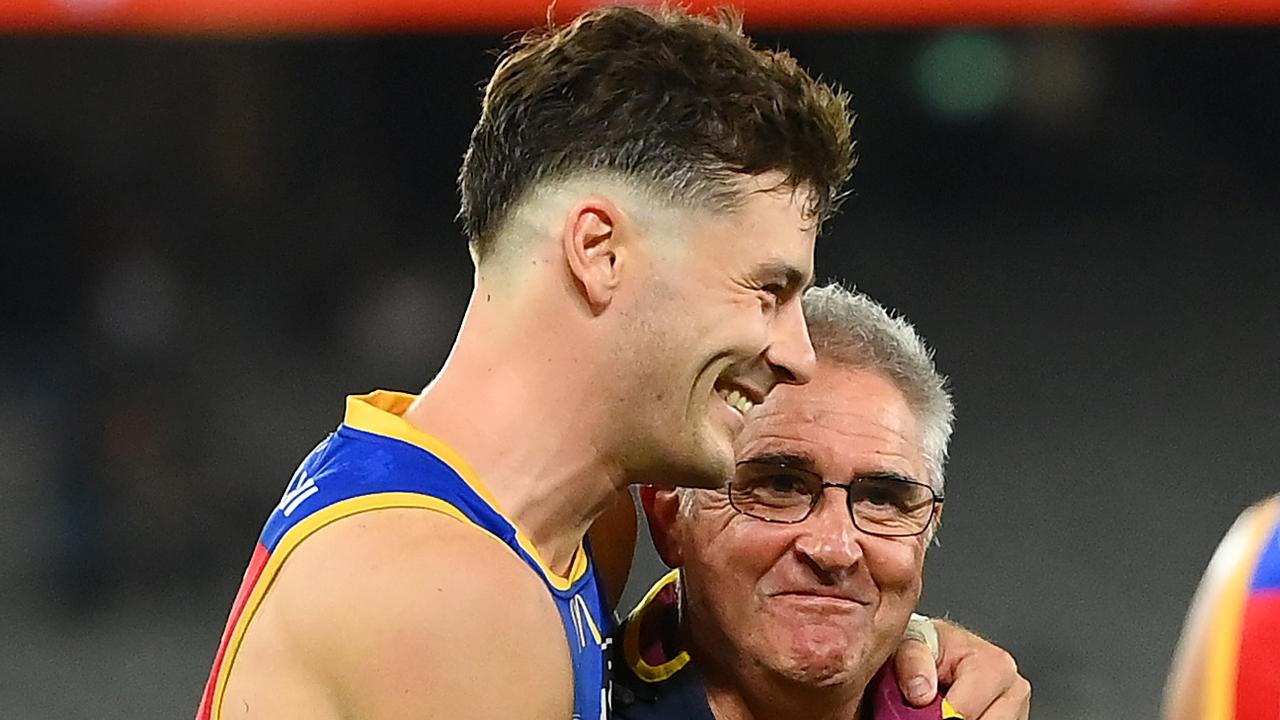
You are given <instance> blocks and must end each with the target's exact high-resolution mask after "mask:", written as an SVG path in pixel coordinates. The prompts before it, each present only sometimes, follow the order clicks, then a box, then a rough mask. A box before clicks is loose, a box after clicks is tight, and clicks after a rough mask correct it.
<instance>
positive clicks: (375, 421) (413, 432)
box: [343, 390, 587, 590]
mask: <svg viewBox="0 0 1280 720" xmlns="http://www.w3.org/2000/svg"><path fill="white" fill-rule="evenodd" d="M415 397H416V396H414V395H410V394H408V393H401V392H393V391H390V390H375V391H374V392H371V393H369V394H368V395H349V396H347V414H346V417H345V418H344V419H343V423H344V424H345V425H347V426H348V427H352V428H355V429H356V430H364V431H365V432H371V433H373V434H375V435H382V436H385V437H389V438H394V439H396V440H403V441H404V442H407V443H409V444H410V445H415V446H417V447H420V448H422V449H423V450H426V451H427V452H429V453H431V454H432V455H435V456H436V457H438V458H440V459H441V460H442V461H444V462H445V463H446V464H447V465H449V467H451V468H453V470H454V472H456V473H458V475H459V476H460V477H461V478H462V479H463V480H464V481H465V482H466V483H467V484H468V485H470V486H471V489H472V490H475V491H476V494H477V495H479V496H480V497H481V498H483V499H484V501H485V502H487V503H489V506H490V507H492V508H493V510H494V512H496V513H498V514H499V515H501V516H502V517H503V519H505V520H506V521H507V522H508V523H510V525H511V527H513V528H515V531H516V542H518V543H520V547H522V548H524V551H525V552H527V553H529V557H531V558H533V561H534V562H535V563H537V565H538V569H539V570H541V571H542V574H543V575H544V576H546V578H547V582H549V583H551V586H552V587H554V588H556V589H557V590H568V589H569V588H570V587H571V586H572V585H573V584H574V583H575V582H577V581H578V580H579V579H581V578H582V576H583V575H585V574H586V572H587V553H586V550H585V549H584V548H583V547H582V544H581V543H579V544H578V549H577V550H576V551H575V552H574V554H573V564H572V565H571V566H570V568H569V576H568V577H565V576H563V575H560V574H559V573H557V572H555V571H554V570H552V569H551V568H550V567H549V566H548V565H547V564H546V563H545V562H543V561H542V556H541V555H539V554H538V549H537V548H536V547H534V545H533V541H532V540H530V539H529V537H528V536H527V535H525V534H524V531H523V530H521V529H520V526H519V525H517V524H516V523H515V522H513V521H512V520H511V518H510V516H508V515H507V514H506V513H505V512H503V510H502V506H501V505H499V504H498V500H497V498H495V497H494V496H493V493H492V492H490V491H489V488H488V487H486V486H485V484H484V482H482V481H481V480H480V476H479V475H478V474H477V473H476V471H475V470H474V469H472V467H471V466H470V465H469V464H467V461H466V460H464V459H462V456H461V455H459V454H458V453H457V451H455V450H454V449H453V448H451V447H449V446H448V445H446V444H445V443H444V442H443V441H441V440H440V439H439V438H437V437H434V436H432V435H428V434H427V433H424V432H422V431H421V430H419V429H418V428H416V427H414V426H413V425H412V424H411V423H409V421H407V420H405V419H404V418H403V417H401V416H402V415H404V413H405V412H406V411H408V409H409V406H411V405H412V404H413V401H414V399H415Z"/></svg>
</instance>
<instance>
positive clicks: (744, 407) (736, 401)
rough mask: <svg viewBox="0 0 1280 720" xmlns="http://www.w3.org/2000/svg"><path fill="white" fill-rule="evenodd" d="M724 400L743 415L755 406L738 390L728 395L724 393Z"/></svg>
mask: <svg viewBox="0 0 1280 720" xmlns="http://www.w3.org/2000/svg"><path fill="white" fill-rule="evenodd" d="M724 401H725V402H726V403H728V404H729V406H730V407H732V408H734V409H736V410H737V411H738V412H740V413H742V414H743V415H746V414H747V413H748V412H750V411H751V408H753V407H755V406H756V405H755V403H753V402H751V401H750V400H748V399H747V398H746V396H745V395H743V394H742V393H740V392H738V391H737V390H734V391H732V392H730V393H729V394H728V395H726V396H725V398H724Z"/></svg>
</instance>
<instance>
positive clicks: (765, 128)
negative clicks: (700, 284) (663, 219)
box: [458, 7, 854, 259]
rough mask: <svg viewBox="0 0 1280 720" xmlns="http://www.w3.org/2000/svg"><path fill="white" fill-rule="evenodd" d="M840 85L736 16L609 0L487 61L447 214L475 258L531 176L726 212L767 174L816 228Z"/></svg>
mask: <svg viewBox="0 0 1280 720" xmlns="http://www.w3.org/2000/svg"><path fill="white" fill-rule="evenodd" d="M848 101H849V96H848V94H847V93H844V92H842V91H838V90H836V89H834V88H833V87H831V86H829V85H827V84H826V83H824V82H822V81H820V80H818V79H815V78H813V77H811V76H810V75H809V74H808V73H807V72H805V70H804V69H802V68H801V67H800V66H799V64H797V63H796V61H795V59H794V58H792V57H791V55H789V54H787V53H786V52H785V51H781V50H765V49H759V48H756V47H755V46H754V45H752V43H751V41H750V40H749V39H748V38H747V37H746V36H745V35H743V32H742V22H741V17H740V16H739V15H737V14H735V13H733V12H731V11H727V10H723V11H720V12H719V13H718V14H716V15H714V16H709V17H703V16H698V15H692V14H690V13H689V12H687V11H685V10H682V9H678V8H662V9H637V8H630V7H608V8H600V9H596V10H592V11H590V12H587V13H585V14H583V15H581V16H580V17H578V18H577V19H576V20H574V21H573V22H572V23H570V24H568V25H566V26H564V27H560V28H557V27H554V26H549V27H547V28H544V29H541V30H536V31H533V32H530V33H529V34H527V35H525V36H524V37H523V38H522V39H521V40H519V41H518V42H517V43H516V44H515V45H514V47H512V48H511V49H510V50H509V51H508V52H507V53H506V54H505V56H504V57H503V58H502V59H501V61H499V63H498V66H497V69H496V70H495V71H494V74H493V77H492V79H490V81H489V84H488V86H487V88H486V89H485V94H484V102H483V106H482V109H481V114H480V120H479V122H478V123H477V124H476V127H475V130H474V131H473V132H472V134H471V144H470V146H469V147H468V149H467V153H466V156H465V158H464V159H463V163H462V171H461V173H460V175H459V178H458V186H459V190H460V193H461V196H462V202H461V210H460V212H459V219H460V221H461V222H462V225H463V228H464V230H465V232H466V234H467V236H468V238H469V240H470V242H471V244H472V249H473V252H474V253H475V256H476V258H477V259H483V258H484V257H486V256H487V255H488V254H489V253H490V252H491V250H492V248H493V245H494V242H495V238H496V237H497V236H498V235H499V234H500V233H501V231H502V229H503V225H504V223H505V222H506V221H507V220H508V219H509V218H510V216H511V214H512V213H513V212H514V210H515V209H516V208H517V207H518V206H519V203H520V202H521V200H522V199H524V198H525V196H526V195H527V194H528V193H529V192H530V191H532V190H534V189H535V188H537V187H539V186H540V185H541V184H543V183H548V182H555V181H563V180H568V179H570V178H573V177H576V176H586V175H590V174H597V175H604V176H612V177H615V178H619V179H622V180H623V181H625V182H628V183H631V184H633V185H635V186H636V187H637V188H639V189H641V190H644V191H647V192H648V193H649V194H651V195H652V196H653V197H655V198H656V199H658V200H660V201H663V202H668V203H671V204H672V205H673V206H677V207H688V208H706V209H710V210H713V211H731V210H733V209H735V208H737V207H739V206H741V204H742V203H743V202H744V201H745V200H746V197H745V191H744V190H743V189H742V186H741V185H742V183H741V181H742V180H743V179H744V177H743V176H754V175H760V174H762V173H766V172H769V171H777V172H780V173H782V174H783V175H784V176H785V179H784V180H783V183H782V185H781V186H780V187H781V188H790V189H791V190H792V191H793V192H797V193H803V197H804V198H805V202H806V208H805V209H806V211H807V213H808V216H809V217H810V218H811V219H812V221H813V222H814V224H815V225H821V223H822V221H823V220H825V219H826V218H827V217H829V216H830V215H831V213H832V212H834V211H835V209H836V208H837V206H838V204H839V201H840V200H841V198H842V197H843V194H842V191H841V189H842V187H843V186H844V184H845V182H846V181H847V180H848V178H849V175H850V173H851V172H852V170H853V164H854V153H853V140H852V135H851V126H852V123H853V116H852V115H851V114H850V111H849V108H848Z"/></svg>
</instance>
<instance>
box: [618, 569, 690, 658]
mask: <svg viewBox="0 0 1280 720" xmlns="http://www.w3.org/2000/svg"><path fill="white" fill-rule="evenodd" d="M679 579H680V571H679V570H672V571H671V572H669V573H667V574H666V575H665V576H663V578H662V579H661V580H659V581H658V582H657V583H656V584H655V585H654V586H653V587H651V588H649V592H647V593H645V596H644V599H643V600H641V601H640V604H639V605H637V606H636V609H635V610H633V611H632V612H631V616H630V617H629V618H627V630H626V632H625V633H623V635H622V653H623V656H625V657H626V658H627V664H628V665H630V666H631V671H632V672H633V673H635V674H636V677H638V678H640V679H641V680H643V681H645V682H649V683H656V682H662V681H663V680H666V679H667V678H669V677H671V676H672V675H675V674H676V673H678V672H680V669H681V668H683V667H684V666H685V665H687V664H689V653H687V652H685V651H684V650H681V651H680V653H679V654H678V655H676V656H675V657H673V658H671V659H670V660H668V661H666V662H664V663H662V664H661V665H658V666H656V667H655V666H653V665H650V664H649V663H647V662H645V661H644V658H643V657H641V655H640V625H641V622H640V618H641V615H643V614H644V612H645V610H646V609H648V607H649V603H651V602H653V599H654V598H655V597H657V595H658V593H660V592H662V589H663V588H665V587H666V586H668V585H671V584H673V583H676V582H678V581H679Z"/></svg>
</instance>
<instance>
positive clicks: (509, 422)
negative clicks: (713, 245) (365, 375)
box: [405, 289, 621, 573]
mask: <svg viewBox="0 0 1280 720" xmlns="http://www.w3.org/2000/svg"><path fill="white" fill-rule="evenodd" d="M484 304H485V296H484V295H483V294H482V291H481V290H480V289H477V292H476V293H475V294H474V295H473V296H472V302H471V306H470V307H469V308H468V311H467V319H466V320H465V321H464V323H463V328H462V331H461V332H460V333H459V337H458V341H457V343H456V345H455V346H454V349H453V352H452V353H451V354H450V357H449V360H448V362H446V364H445V367H444V369H443V370H442V371H441V372H440V374H439V375H438V376H437V377H436V379H435V380H433V381H432V383H431V384H430V385H429V386H428V387H427V388H426V390H424V391H423V393H422V395H421V396H419V398H418V400H417V401H416V402H415V403H414V404H413V406H412V407H411V408H410V410H409V412H408V413H406V414H405V419H406V420H408V421H409V422H410V423H412V424H414V425H415V426H417V427H418V428H419V429H421V430H423V431H424V432H427V433H429V434H431V435H434V436H436V437H439V438H440V439H441V440H443V441H444V442H445V443H447V444H448V445H450V446H451V447H452V448H453V449H454V450H456V451H457V452H458V453H459V454H460V455H461V456H462V457H463V458H464V459H465V460H466V461H467V462H468V463H469V464H470V465H471V466H472V467H473V468H474V469H475V471H476V473H477V474H478V475H479V476H480V479H481V481H482V482H484V484H485V485H486V486H487V487H488V488H489V490H490V491H492V493H493V494H494V496H495V497H496V499H497V501H498V503H499V504H500V505H501V509H502V511H503V512H504V513H506V514H507V515H508V516H509V517H510V518H511V519H512V520H513V521H514V522H515V523H516V524H517V525H519V526H520V528H521V529H522V530H523V531H524V532H525V533H526V534H527V535H528V536H529V538H530V539H531V540H532V541H533V543H534V545H535V546H536V547H537V548H538V552H539V554H540V555H541V556H542V559H543V561H544V562H546V563H547V564H548V565H549V566H550V567H551V569H552V570H554V571H556V572H558V573H567V571H568V570H569V567H570V565H571V563H572V560H573V554H574V551H575V550H576V549H577V547H578V543H579V542H580V541H581V539H582V537H583V535H584V534H585V533H586V531H587V528H588V527H590V524H591V522H592V520H594V519H595V518H596V517H597V516H599V514H600V513H601V512H602V511H603V509H604V507H605V506H606V505H607V503H608V502H610V501H611V499H612V498H613V492H614V490H615V489H616V488H617V487H618V483H620V482H621V481H620V480H619V478H620V474H619V473H618V471H617V470H616V469H615V468H614V467H612V466H611V464H610V462H609V459H608V458H607V457H605V456H604V455H602V453H601V447H602V446H603V445H604V438H599V437H595V436H594V435H593V430H597V429H599V428H604V427H607V422H608V418H607V413H608V409H607V408H606V407H604V406H602V403H601V402H600V398H599V394H598V386H595V385H593V384H592V383H591V382H590V378H589V377H584V374H585V373H586V372H587V371H586V370H583V371H582V372H578V373H575V370H579V369H581V368H579V367H576V366H578V365H579V363H580V361H581V359H582V357H581V353H579V352H577V351H575V350H574V349H573V348H571V347H569V346H568V345H567V344H566V343H564V342H556V341H555V340H554V338H549V337H548V333H547V332H546V331H545V329H540V328H538V327H537V326H536V325H534V324H532V323H522V322H519V320H518V319H517V320H515V321H512V320H511V319H510V315H511V314H512V313H510V312H509V311H508V310H504V311H502V312H490V311H487V310H486V308H485V307H484Z"/></svg>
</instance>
